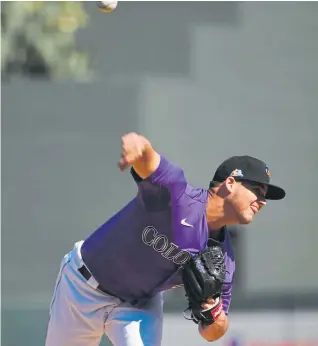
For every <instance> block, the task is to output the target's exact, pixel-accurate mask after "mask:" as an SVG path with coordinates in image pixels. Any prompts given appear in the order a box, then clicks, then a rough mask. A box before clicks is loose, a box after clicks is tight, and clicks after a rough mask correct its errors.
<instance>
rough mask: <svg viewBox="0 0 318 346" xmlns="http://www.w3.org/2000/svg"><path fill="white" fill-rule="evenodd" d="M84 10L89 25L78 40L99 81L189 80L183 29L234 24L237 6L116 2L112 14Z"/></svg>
mask: <svg viewBox="0 0 318 346" xmlns="http://www.w3.org/2000/svg"><path fill="white" fill-rule="evenodd" d="M86 8H87V11H88V13H89V16H90V20H91V21H92V23H91V24H90V25H89V27H88V28H86V29H85V30H82V31H81V32H80V33H79V34H78V39H79V42H82V43H83V45H85V47H88V50H89V51H91V52H92V54H93V59H96V57H98V58H99V59H101V60H98V61H96V60H95V62H96V63H97V65H98V68H97V70H98V71H99V72H101V74H99V76H100V77H101V78H102V77H103V76H105V75H109V74H116V73H119V74H126V73H127V74H137V75H138V74H140V73H145V72H150V73H158V74H160V73H163V74H167V73H172V74H178V75H189V72H190V71H189V68H190V54H189V46H190V44H191V37H190V30H189V29H188V28H189V26H191V25H193V24H209V25H212V26H231V27H236V26H238V24H239V3H237V2H199V3H196V2H182V3H180V2H172V1H171V2H153V1H151V2H123V3H120V2H119V5H118V7H117V9H116V10H115V11H114V12H112V13H102V12H100V11H98V9H97V7H96V5H95V4H94V3H89V2H87V3H86ZM92 38H95V39H92ZM127 52H129V54H127Z"/></svg>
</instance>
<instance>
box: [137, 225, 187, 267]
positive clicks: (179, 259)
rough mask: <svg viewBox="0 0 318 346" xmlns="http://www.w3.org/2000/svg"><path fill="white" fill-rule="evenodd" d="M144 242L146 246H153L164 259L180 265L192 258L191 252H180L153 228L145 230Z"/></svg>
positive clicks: (143, 233) (148, 227)
mask: <svg viewBox="0 0 318 346" xmlns="http://www.w3.org/2000/svg"><path fill="white" fill-rule="evenodd" d="M142 241H143V243H144V244H146V245H148V246H151V247H152V248H153V249H154V250H155V251H156V252H159V253H161V256H163V257H164V258H166V259H167V260H169V261H173V263H175V264H178V265H182V264H185V263H186V262H187V261H188V260H189V259H190V257H191V254H190V253H189V252H187V251H185V250H180V249H179V247H178V246H177V245H176V244H174V243H172V242H171V243H170V242H169V240H168V238H167V237H166V236H165V235H162V234H159V233H158V231H157V230H156V228H155V227H153V226H147V227H146V228H145V229H144V230H143V232H142Z"/></svg>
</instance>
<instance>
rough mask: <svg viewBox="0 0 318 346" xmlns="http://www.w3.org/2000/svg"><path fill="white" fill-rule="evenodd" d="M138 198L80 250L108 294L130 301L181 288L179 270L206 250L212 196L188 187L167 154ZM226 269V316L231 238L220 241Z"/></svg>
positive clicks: (139, 183)
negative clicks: (209, 199)
mask: <svg viewBox="0 0 318 346" xmlns="http://www.w3.org/2000/svg"><path fill="white" fill-rule="evenodd" d="M131 174H132V176H133V178H134V180H135V181H136V183H137V186H138V193H137V196H136V198H134V199H133V200H132V201H130V202H129V203H128V204H127V205H126V206H125V207H124V208H122V209H121V210H120V211H118V212H117V213H116V214H115V215H114V216H113V217H111V218H110V219H109V220H108V221H107V222H106V223H104V224H103V225H102V226H101V227H99V228H98V229H97V230H96V231H95V232H93V233H92V234H91V235H90V236H89V237H88V238H87V239H86V240H85V241H84V244H83V246H82V256H83V260H84V262H85V264H86V265H87V267H88V269H89V270H90V271H91V273H92V274H93V275H94V277H95V279H96V280H97V281H98V282H99V284H100V285H101V286H102V287H104V288H105V289H106V290H107V291H108V292H111V293H113V294H114V295H115V296H117V297H119V298H121V299H122V300H126V301H136V300H140V299H145V298H147V297H151V296H153V295H155V294H156V293H158V292H160V291H164V290H167V289H171V288H174V287H177V286H181V285H182V278H181V268H182V265H183V264H184V263H186V262H187V260H188V259H189V258H190V256H192V254H195V253H198V252H199V251H202V250H203V249H204V248H206V246H207V243H208V238H209V237H208V235H209V232H208V226H207V220H206V205H207V200H208V192H207V190H204V189H198V188H194V187H192V186H190V185H189V184H188V183H187V181H186V178H185V176H184V173H183V170H182V169H181V168H180V167H178V166H176V165H174V164H173V163H172V162H170V161H169V160H168V159H167V158H165V157H164V156H161V158H160V164H159V166H158V168H157V169H156V171H155V172H154V173H153V174H152V175H151V176H150V177H148V178H147V179H144V180H142V179H141V178H140V177H138V175H137V174H136V172H134V170H131ZM221 246H222V249H223V253H224V258H225V263H226V266H227V277H226V282H227V284H225V285H224V291H223V294H222V300H223V309H224V311H225V313H228V310H229V305H230V301H231V292H232V281H233V276H234V271H235V261H234V256H233V250H232V246H231V242H230V236H229V233H228V231H227V230H226V229H224V239H223V242H222V243H221Z"/></svg>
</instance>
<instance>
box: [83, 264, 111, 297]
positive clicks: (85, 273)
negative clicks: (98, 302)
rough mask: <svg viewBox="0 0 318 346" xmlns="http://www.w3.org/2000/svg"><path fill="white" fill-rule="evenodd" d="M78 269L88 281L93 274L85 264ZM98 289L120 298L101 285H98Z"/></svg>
mask: <svg viewBox="0 0 318 346" xmlns="http://www.w3.org/2000/svg"><path fill="white" fill-rule="evenodd" d="M78 271H79V272H80V273H81V274H82V276H83V277H84V278H85V279H86V280H87V281H88V280H89V279H90V278H91V277H92V274H91V273H90V272H89V270H88V269H87V268H86V266H85V265H82V266H81V267H80V268H78ZM96 289H98V290H100V291H102V292H104V293H106V294H108V295H109V296H113V297H115V298H118V297H117V296H116V295H115V294H113V293H111V292H109V291H107V290H105V288H103V287H102V286H101V285H98V286H97V287H96Z"/></svg>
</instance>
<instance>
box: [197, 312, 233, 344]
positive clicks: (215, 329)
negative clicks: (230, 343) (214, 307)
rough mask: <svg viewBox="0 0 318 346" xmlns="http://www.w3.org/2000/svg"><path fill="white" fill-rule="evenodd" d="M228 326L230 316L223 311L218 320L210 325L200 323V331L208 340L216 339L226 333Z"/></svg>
mask: <svg viewBox="0 0 318 346" xmlns="http://www.w3.org/2000/svg"><path fill="white" fill-rule="evenodd" d="M228 326H229V322H228V318H227V316H226V314H225V313H224V311H222V313H221V314H220V316H219V318H218V319H217V321H215V322H214V323H213V324H211V325H209V326H203V325H202V324H199V333H200V335H201V336H202V337H203V338H204V339H205V340H206V341H210V342H211V341H216V340H219V339H220V338H221V337H222V336H223V335H224V334H225V333H226V331H227V329H228Z"/></svg>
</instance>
